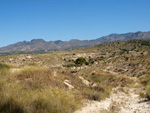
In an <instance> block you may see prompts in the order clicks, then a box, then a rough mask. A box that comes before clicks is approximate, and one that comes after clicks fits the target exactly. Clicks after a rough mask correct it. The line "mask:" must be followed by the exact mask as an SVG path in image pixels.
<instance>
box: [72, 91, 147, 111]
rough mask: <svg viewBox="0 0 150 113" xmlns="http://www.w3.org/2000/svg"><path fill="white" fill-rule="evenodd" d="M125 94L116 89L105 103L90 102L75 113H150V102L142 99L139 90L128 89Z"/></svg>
mask: <svg viewBox="0 0 150 113" xmlns="http://www.w3.org/2000/svg"><path fill="white" fill-rule="evenodd" d="M124 90H125V91H124V92H121V91H119V90H118V89H114V91H113V94H112V96H111V97H110V98H107V99H106V100H104V101H100V102H98V101H89V102H87V103H86V104H85V107H83V108H82V109H81V110H78V111H76V112H75V113H150V102H148V101H146V100H144V99H141V98H140V97H139V95H138V94H136V91H137V90H139V89H137V88H130V89H129V88H126V89H124Z"/></svg>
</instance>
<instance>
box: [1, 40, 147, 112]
mask: <svg viewBox="0 0 150 113" xmlns="http://www.w3.org/2000/svg"><path fill="white" fill-rule="evenodd" d="M40 41H42V40H40ZM33 42H34V41H32V43H33ZM57 43H61V41H58V42H57ZM149 56H150V40H138V39H134V40H129V41H114V42H106V43H102V44H99V45H96V46H92V47H87V48H80V49H74V50H67V51H51V52H47V53H43V54H19V55H17V54H16V55H7V56H0V97H1V98H0V112H2V113H16V112H18V113H29V112H30V113H42V112H44V113H73V112H75V113H85V112H86V113H90V112H99V113H116V112H117V113H134V112H137V113H149V111H150V102H149V100H150V57H149Z"/></svg>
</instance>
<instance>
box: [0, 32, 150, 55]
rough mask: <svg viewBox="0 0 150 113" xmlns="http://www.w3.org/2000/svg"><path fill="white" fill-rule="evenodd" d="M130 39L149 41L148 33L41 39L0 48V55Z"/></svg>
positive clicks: (63, 48)
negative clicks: (54, 39)
mask: <svg viewBox="0 0 150 113" xmlns="http://www.w3.org/2000/svg"><path fill="white" fill-rule="evenodd" d="M131 39H150V32H136V33H126V34H110V35H108V36H104V37H101V38H98V39H95V40H83V41H81V40H77V39H72V40H70V41H61V40H58V41H49V42H46V41H45V40H43V39H33V40H31V41H30V42H28V41H23V42H18V43H16V44H12V45H8V46H6V47H2V48H0V54H14V53H32V52H34V53H35V52H47V51H52V50H65V49H72V48H78V47H89V46H94V45H97V44H100V43H104V42H111V41H117V40H120V41H126V40H131Z"/></svg>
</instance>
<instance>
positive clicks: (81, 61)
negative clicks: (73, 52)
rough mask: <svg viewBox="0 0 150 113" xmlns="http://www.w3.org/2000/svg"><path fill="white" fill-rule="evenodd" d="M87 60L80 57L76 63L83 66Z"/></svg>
mask: <svg viewBox="0 0 150 113" xmlns="http://www.w3.org/2000/svg"><path fill="white" fill-rule="evenodd" d="M85 62H86V60H85V58H83V57H79V58H77V59H76V60H75V64H76V65H80V66H82V65H83V64H84V63H85Z"/></svg>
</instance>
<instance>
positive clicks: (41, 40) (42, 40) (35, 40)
mask: <svg viewBox="0 0 150 113" xmlns="http://www.w3.org/2000/svg"><path fill="white" fill-rule="evenodd" d="M31 42H46V41H45V40H44V39H32V40H31Z"/></svg>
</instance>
